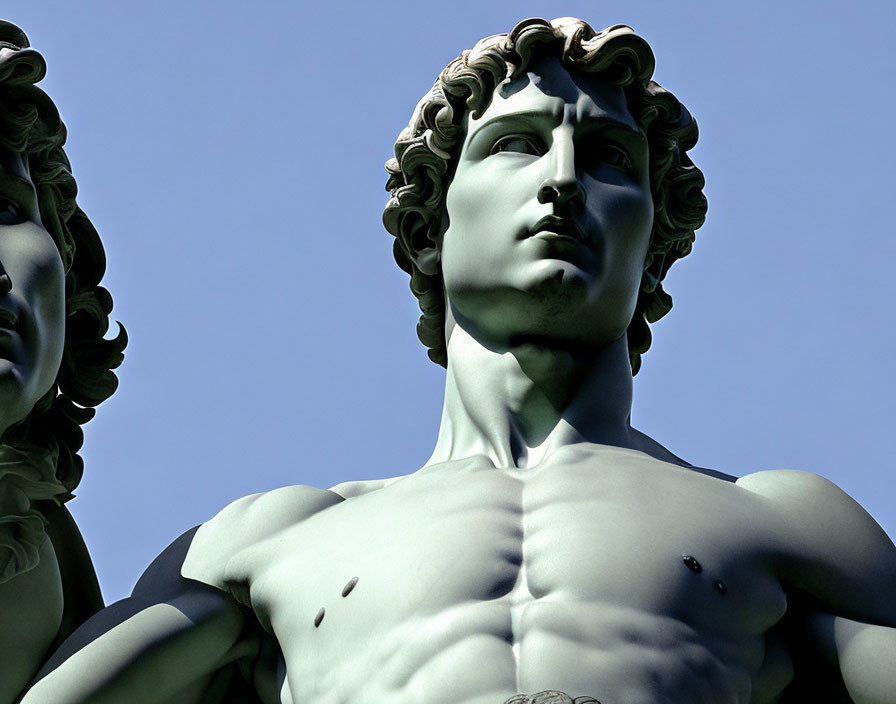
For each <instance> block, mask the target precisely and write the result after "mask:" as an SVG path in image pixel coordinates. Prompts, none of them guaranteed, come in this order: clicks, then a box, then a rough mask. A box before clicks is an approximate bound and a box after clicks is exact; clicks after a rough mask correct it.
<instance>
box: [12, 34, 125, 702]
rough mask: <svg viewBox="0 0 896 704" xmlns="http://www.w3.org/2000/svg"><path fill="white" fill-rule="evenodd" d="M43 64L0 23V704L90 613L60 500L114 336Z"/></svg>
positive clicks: (103, 380)
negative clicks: (44, 87) (46, 89)
mask: <svg viewBox="0 0 896 704" xmlns="http://www.w3.org/2000/svg"><path fill="white" fill-rule="evenodd" d="M45 70H46V69H45V65H44V61H43V59H42V57H41V56H40V54H38V53H37V52H36V51H34V50H32V49H30V48H28V40H27V38H26V36H25V35H24V33H22V31H21V30H20V29H18V27H16V26H15V25H12V24H9V23H7V22H2V21H0V232H2V234H0V433H2V438H0V439H2V444H0V653H2V658H0V701H3V702H7V701H12V698H13V697H15V696H16V695H17V694H18V693H19V692H20V691H21V689H22V688H23V687H24V686H25V685H26V684H27V683H28V681H29V680H30V679H31V678H32V677H33V676H34V675H35V674H36V672H37V669H38V668H39V667H40V665H41V663H42V661H43V660H44V659H45V657H46V656H47V655H48V654H49V652H52V649H54V648H55V647H56V646H58V644H59V643H61V642H62V640H64V639H65V637H67V636H68V635H70V634H71V632H72V631H73V630H74V629H75V628H76V627H77V626H79V625H80V624H81V623H82V622H83V621H84V620H86V619H87V618H88V617H89V616H91V615H92V614H94V613H95V612H96V611H98V610H99V609H100V608H102V606H103V601H102V597H101V595H100V590H99V585H98V583H97V580H96V575H95V574H94V571H93V566H92V564H91V561H90V557H89V555H88V553H87V550H86V547H85V546H84V543H83V540H82V539H81V535H80V533H79V532H78V529H77V527H76V526H75V523H74V521H73V520H72V518H71V515H70V514H69V513H68V511H67V509H66V508H65V502H66V501H68V500H69V499H71V498H72V492H73V491H74V489H75V488H76V487H77V485H78V482H79V481H80V479H81V474H82V472H83V461H82V459H81V457H80V456H79V455H78V450H79V448H80V447H81V444H82V441H83V433H82V431H81V429H80V426H81V424H83V423H85V422H87V421H88V420H90V419H91V418H92V417H93V415H94V411H93V407H94V406H96V405H97V404H99V403H100V402H102V401H104V400H105V399H106V398H108V397H109V396H110V395H111V394H112V393H113V392H114V391H115V388H116V386H117V380H116V378H115V374H114V373H113V372H112V371H111V370H112V369H114V368H115V367H117V366H118V364H119V363H120V362H121V359H122V350H123V349H124V346H125V344H126V340H127V338H126V336H125V333H124V330H123V329H122V330H120V332H119V334H118V336H117V337H116V338H115V339H112V340H104V339H103V336H104V335H105V333H106V332H107V330H108V329H109V312H110V311H111V310H112V299H111V297H110V296H109V293H108V292H107V291H106V290H105V289H104V288H103V287H101V286H100V285H99V282H100V279H101V278H102V276H103V272H104V270H105V257H104V254H103V247H102V243H101V242H100V239H99V236H98V235H97V233H96V230H95V229H94V228H93V226H92V225H91V223H90V221H89V220H88V219H87V216H86V215H85V214H84V212H83V211H82V210H81V209H80V208H79V207H78V206H77V203H76V202H75V194H76V192H77V188H76V186H75V181H74V179H73V178H72V175H71V173H70V168H69V164H68V160H67V158H66V156H65V153H64V152H63V150H62V146H63V144H64V142H65V136H66V133H65V128H64V126H63V125H62V123H61V122H60V120H59V113H58V112H57V110H56V108H55V106H54V105H53V103H52V101H51V100H50V99H49V98H48V97H47V95H46V94H45V93H44V92H43V91H42V90H41V89H40V88H38V87H36V86H35V85H34V84H35V83H36V82H38V81H39V80H40V79H41V78H43V75H44V72H45Z"/></svg>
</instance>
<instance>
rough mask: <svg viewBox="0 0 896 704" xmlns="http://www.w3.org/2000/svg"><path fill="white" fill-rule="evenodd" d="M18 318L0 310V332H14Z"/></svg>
mask: <svg viewBox="0 0 896 704" xmlns="http://www.w3.org/2000/svg"><path fill="white" fill-rule="evenodd" d="M18 322H19V317H18V316H17V315H16V314H15V313H13V312H12V311H9V310H6V309H5V308H0V330H15V329H16V324H17V323H18Z"/></svg>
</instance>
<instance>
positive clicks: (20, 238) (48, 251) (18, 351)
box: [0, 153, 65, 431]
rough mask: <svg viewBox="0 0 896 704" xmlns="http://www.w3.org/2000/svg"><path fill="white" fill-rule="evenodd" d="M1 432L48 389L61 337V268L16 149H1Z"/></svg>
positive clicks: (58, 359) (54, 373) (54, 369)
mask: <svg viewBox="0 0 896 704" xmlns="http://www.w3.org/2000/svg"><path fill="white" fill-rule="evenodd" d="M0 275H5V276H7V277H8V278H9V283H8V284H7V283H6V282H5V281H0V431H2V430H6V428H8V427H9V426H10V425H12V424H13V423H16V422H17V421H20V420H22V419H23V418H24V417H25V416H26V415H28V413H29V412H30V411H31V409H32V408H33V407H34V404H35V403H36V402H37V400H38V399H39V398H40V397H41V396H42V395H43V394H44V393H46V391H47V390H48V389H49V388H50V386H51V385H52V384H53V381H54V380H55V378H56V374H57V372H58V370H59V364H60V361H61V359H62V346H63V342H64V337H65V273H64V271H63V267H62V260H61V258H60V256H59V252H58V250H57V249H56V244H55V243H54V242H53V238H52V237H51V236H50V234H49V233H48V232H47V231H46V230H45V229H44V227H43V225H41V224H40V216H39V214H38V208H37V197H36V194H35V191H34V186H33V184H32V183H31V179H30V177H29V175H28V170H27V167H26V166H25V164H24V162H23V161H22V159H21V157H20V156H19V155H17V154H13V155H10V154H2V153H0Z"/></svg>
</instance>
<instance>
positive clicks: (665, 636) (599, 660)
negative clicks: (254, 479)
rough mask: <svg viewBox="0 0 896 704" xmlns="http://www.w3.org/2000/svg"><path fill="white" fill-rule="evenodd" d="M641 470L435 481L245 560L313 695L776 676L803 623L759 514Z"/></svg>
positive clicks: (723, 495) (338, 510) (293, 675)
mask: <svg viewBox="0 0 896 704" xmlns="http://www.w3.org/2000/svg"><path fill="white" fill-rule="evenodd" d="M631 461H632V458H631V457H627V461H626V462H622V463H621V464H619V463H616V464H613V463H610V464H605V465H602V466H601V465H597V466H596V465H595V463H594V461H593V460H590V461H588V462H576V461H570V462H568V463H565V464H558V465H556V466H551V467H545V468H543V469H542V470H540V471H538V472H532V473H529V474H519V473H513V472H509V471H503V470H496V469H494V468H493V467H486V466H477V465H475V464H472V465H471V464H467V465H465V466H463V467H452V466H449V465H446V466H440V467H435V468H432V470H426V471H424V472H421V473H418V474H416V475H412V476H411V477H409V478H407V479H404V480H402V481H400V482H398V483H396V484H394V485H392V486H390V487H387V488H386V489H382V490H379V491H376V492H372V493H370V494H367V495H364V496H361V497H357V498H354V499H350V500H347V501H345V502H343V503H341V504H339V505H336V506H333V507H331V508H329V509H326V510H325V511H322V512H321V513H319V514H317V515H315V516H313V517H312V518H310V519H308V520H306V521H304V522H302V523H300V524H297V525H296V526H295V527H294V528H292V529H289V530H287V531H283V532H281V533H279V534H278V535H276V536H274V537H273V538H271V539H270V540H268V541H266V542H265V543H263V544H261V545H259V546H257V547H256V548H254V549H253V550H252V551H250V552H249V553H247V554H246V555H245V556H244V559H245V560H246V561H247V574H248V577H249V584H248V586H249V591H250V594H251V602H252V606H253V608H254V609H255V610H256V612H257V613H259V615H260V618H261V620H262V622H263V623H264V622H269V623H270V626H271V629H272V630H273V632H274V634H275V635H276V637H277V639H278V641H279V642H280V644H281V648H282V649H283V653H284V657H285V659H286V663H287V669H288V671H289V678H290V681H291V687H292V689H293V690H294V691H295V692H296V693H297V695H296V696H297V697H298V696H301V697H305V698H309V699H310V700H314V701H326V699H323V700H321V699H320V697H322V696H325V695H327V694H328V693H332V692H338V691H342V692H351V693H352V694H351V697H349V696H347V695H346V696H343V697H342V698H339V697H336V698H334V699H333V701H334V702H335V701H383V702H385V701H396V702H399V701H408V702H411V701H427V702H438V701H441V699H439V695H438V692H445V693H451V692H454V694H453V695H452V696H455V697H457V695H458V691H459V690H460V691H461V692H463V691H464V688H466V689H468V690H469V691H468V693H467V695H466V698H458V699H451V700H450V701H470V702H472V701H477V699H476V697H480V696H486V695H488V696H490V697H491V698H484V699H482V701H493V702H496V703H499V702H502V701H504V699H506V697H507V696H510V694H513V693H515V692H518V691H539V690H542V689H548V688H555V689H563V690H564V691H569V692H570V693H571V694H573V696H577V695H579V694H590V695H592V696H597V693H598V691H601V692H602V693H603V694H604V696H605V697H606V696H607V694H610V695H611V697H612V696H613V692H614V691H615V690H614V689H613V688H614V687H615V686H616V685H615V684H613V682H614V681H615V680H617V679H618V680H620V681H621V680H622V679H627V680H628V681H631V679H632V677H633V676H634V673H632V671H631V669H632V660H631V657H630V656H631V654H632V653H634V652H640V654H641V655H644V654H645V653H654V652H660V651H663V650H668V649H670V648H679V649H682V648H683V649H684V650H683V651H682V652H684V651H686V650H687V648H691V649H692V656H691V657H692V659H694V658H696V659H697V660H701V659H702V660H706V661H707V662H709V661H714V659H715V660H718V661H719V662H721V661H722V660H725V659H728V660H730V659H731V658H732V657H736V658H739V659H740V660H742V661H744V662H746V667H747V669H750V668H751V664H750V662H748V661H750V660H751V659H752V660H755V661H756V662H754V663H752V667H758V666H759V661H760V660H761V637H760V639H759V641H756V639H755V636H757V634H759V635H760V636H761V634H762V633H763V632H764V631H765V630H767V629H768V628H769V627H770V626H771V625H772V624H774V623H775V622H776V621H777V620H778V618H780V616H781V614H782V613H783V610H784V599H783V592H782V591H781V589H780V587H779V586H778V584H777V582H776V581H775V580H774V578H773V576H772V575H771V574H770V573H769V572H768V570H767V569H766V568H765V567H764V564H765V563H766V561H767V556H766V555H764V554H763V552H762V549H761V544H762V542H761V540H757V533H758V529H757V528H756V527H755V526H756V525H757V521H756V519H757V513H756V512H757V510H758V507H757V506H755V505H750V504H751V498H750V495H748V494H747V492H744V491H742V490H740V489H738V488H737V487H735V486H733V485H730V484H726V483H724V482H721V481H719V480H716V479H711V478H708V477H705V476H702V475H698V474H696V473H691V472H686V471H684V470H678V469H676V468H671V467H669V466H668V465H664V466H663V467H662V471H660V470H659V469H658V468H656V467H652V466H651V465H647V466H646V467H640V468H638V467H636V466H629V464H628V463H630V462H631ZM752 650H755V651H756V652H755V653H753V652H752ZM626 652H627V653H628V654H629V655H628V656H626V657H623V656H622V655H621V654H623V653H626ZM673 659H674V658H673ZM635 660H637V658H636V659H635ZM648 660H649V658H645V662H646V661H648ZM667 660H668V658H667ZM586 664H588V665H589V666H588V667H585V665H586ZM595 665H596V666H597V670H598V671H600V670H603V672H602V673H601V677H600V678H599V679H602V680H603V682H597V681H595V675H594V673H595ZM658 667H659V669H661V670H664V673H663V675H662V676H663V677H667V678H668V677H675V676H678V677H680V678H683V680H687V679H688V677H691V676H692V673H691V674H689V673H688V672H679V673H678V674H677V675H676V674H675V673H676V672H677V671H678V670H681V669H682V668H681V664H680V663H679V664H677V665H676V664H674V663H671V664H670V663H669V662H667V663H665V664H662V663H661V664H660V665H659V666H658ZM701 667H702V668H703V669H704V670H705V669H706V667H707V665H706V662H704V663H702V665H701ZM685 669H687V668H685ZM613 673H616V674H613ZM652 676H653V678H654V680H655V679H656V673H653V675H652ZM715 676H719V677H724V676H725V674H724V673H717V674H716V675H715ZM648 679H649V678H648ZM664 686H665V690H664V691H665V692H667V693H668V691H669V685H668V683H667V684H666V685H664ZM420 688H422V690H421V689H420ZM362 692H366V693H367V696H366V697H365V696H360V695H359V693H362ZM315 697H316V698H315ZM502 697H503V698H502ZM598 698H600V697H598ZM617 698H618V695H617ZM446 701H448V700H447V699H446ZM732 701H735V700H734V699H733V700H732ZM609 702H610V704H612V702H613V699H612V698H609Z"/></svg>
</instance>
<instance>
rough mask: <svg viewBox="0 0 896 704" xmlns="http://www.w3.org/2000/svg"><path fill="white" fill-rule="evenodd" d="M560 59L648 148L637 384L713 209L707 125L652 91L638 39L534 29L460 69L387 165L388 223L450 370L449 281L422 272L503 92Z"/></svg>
mask: <svg viewBox="0 0 896 704" xmlns="http://www.w3.org/2000/svg"><path fill="white" fill-rule="evenodd" d="M548 57H555V58H556V59H559V61H560V64H561V65H562V67H563V68H564V69H565V70H566V71H567V72H569V74H570V76H581V77H582V78H583V79H585V80H586V81H587V80H588V79H592V80H594V81H599V82H602V83H604V84H608V85H610V86H614V87H616V88H618V89H619V90H621V91H622V95H623V96H624V101H625V104H626V106H627V109H628V113H630V115H631V117H632V118H633V120H634V123H635V127H637V128H638V129H639V130H640V132H641V133H642V134H643V136H644V139H645V143H646V147H647V155H646V169H647V173H646V175H645V176H646V182H645V186H646V187H647V188H648V189H649V193H650V197H651V198H652V205H653V207H652V210H653V213H652V216H653V219H652V226H651V229H650V232H649V243H648V244H647V246H646V253H645V256H644V261H643V264H642V265H641V266H640V269H641V271H640V289H639V291H638V294H637V301H636V303H635V304H634V310H633V313H632V315H631V319H630V322H628V324H627V329H626V336H627V342H628V348H629V356H630V360H631V366H632V371H633V373H637V371H638V369H639V367H640V360H641V355H642V354H643V353H644V352H646V350H647V349H648V348H649V346H650V340H651V336H650V330H649V327H648V324H649V323H653V322H656V321H657V320H659V319H660V318H661V317H662V316H664V315H665V314H666V313H667V312H668V311H669V310H670V309H671V307H672V300H671V298H670V297H669V295H668V294H667V293H666V292H665V291H664V290H663V287H662V283H661V282H662V280H663V278H664V277H665V275H666V273H667V271H668V270H669V267H670V266H671V265H672V264H673V263H674V262H675V261H676V260H677V259H679V258H681V257H683V256H685V255H687V254H688V253H689V252H690V250H691V245H692V243H693V241H694V231H695V230H696V229H697V228H699V227H700V225H702V223H703V220H704V217H705V214H706V199H705V197H704V196H703V193H702V188H703V175H702V173H701V172H700V170H699V169H697V167H696V166H694V164H693V163H692V162H691V160H690V158H689V157H688V155H687V151H688V150H689V149H691V148H692V147H693V146H694V144H695V143H696V141H697V125H696V123H695V122H694V120H693V118H692V117H691V115H690V113H689V112H688V111H687V109H686V108H685V107H684V106H683V105H682V104H681V103H679V102H678V100H676V99H675V97H674V96H673V95H672V94H671V93H669V92H667V91H665V90H664V89H662V88H661V87H660V86H659V85H657V84H656V83H655V82H653V81H651V80H650V77H651V75H652V74H653V68H654V58H653V53H652V52H651V50H650V47H649V46H648V45H647V43H646V42H645V41H644V40H643V39H641V38H640V37H638V36H637V35H635V34H634V32H633V31H632V30H631V29H630V28H628V27H624V26H621V25H615V26H613V27H610V28H608V29H605V30H603V31H602V32H599V33H595V32H594V30H593V29H592V28H591V27H590V26H589V25H588V24H586V23H585V22H582V21H580V20H575V19H571V18H563V19H559V20H553V21H552V22H547V21H545V20H541V19H531V20H525V21H523V22H521V23H520V24H518V25H517V26H516V27H514V29H513V30H511V32H510V33H509V34H501V35H496V36H493V37H488V38H486V39H483V40H481V41H479V42H478V43H477V44H476V45H475V46H474V47H473V49H471V50H469V51H465V52H463V53H462V54H461V55H460V56H459V57H458V58H456V59H454V60H453V61H452V62H451V63H449V64H448V66H447V67H446V68H445V69H444V70H443V71H442V73H441V75H440V76H439V78H438V80H437V81H436V83H435V85H434V86H433V88H432V89H431V90H430V91H429V92H428V93H427V94H426V95H425V96H424V97H423V99H422V100H421V101H420V103H419V104H418V105H417V108H416V109H415V111H414V113H413V116H412V118H411V121H410V123H409V125H408V127H407V128H405V129H404V130H403V131H402V132H401V134H400V135H399V137H398V140H397V141H396V144H395V158H393V159H390V160H389V161H388V162H387V163H386V170H387V171H388V172H389V180H388V183H387V186H386V187H387V189H388V190H390V191H391V193H392V197H391V199H390V200H389V203H388V204H387V206H386V209H385V212H384V214H383V222H384V224H385V226H386V229H387V230H388V231H389V232H390V233H391V234H392V235H394V236H395V238H396V239H395V243H394V248H393V251H394V254H395V259H396V261H397V262H398V264H399V266H400V267H401V268H402V269H404V270H405V271H406V272H408V273H409V274H410V275H411V290H412V291H413V292H414V294H415V295H416V296H417V298H418V299H419V303H420V308H421V310H422V316H421V318H420V322H419V324H418V326H417V332H418V336H419V337H420V340H421V341H422V342H423V343H424V345H426V347H427V348H428V349H429V356H430V358H431V359H432V360H433V361H435V362H437V363H439V364H442V365H445V364H446V363H447V349H446V341H445V320H446V302H445V295H444V286H443V279H442V275H441V270H440V269H439V267H438V266H436V267H432V266H421V264H420V260H421V258H420V256H419V254H420V252H421V251H423V250H424V249H426V248H427V247H429V246H431V245H432V243H438V242H439V240H440V237H441V236H442V234H443V233H444V232H445V230H446V228H447V227H450V222H447V221H448V220H449V218H448V216H447V211H446V199H447V194H448V192H449V191H450V189H451V188H452V180H453V179H454V177H455V175H456V173H457V169H458V158H459V156H460V153H461V147H462V145H463V143H464V138H465V134H466V130H467V129H468V126H469V124H471V122H472V121H475V120H478V119H479V118H481V117H482V116H483V114H484V113H485V112H486V111H487V110H488V109H489V106H490V104H491V103H492V100H493V96H494V94H495V89H496V87H499V88H500V87H501V86H502V82H504V85H505V86H506V85H507V83H506V81H507V80H508V79H516V78H517V77H519V76H521V75H525V74H526V71H527V69H528V68H530V67H532V66H534V65H537V64H538V62H540V61H541V60H543V59H546V58H548ZM536 70H538V69H536ZM533 195H534V194H533ZM539 199H541V196H539Z"/></svg>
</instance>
